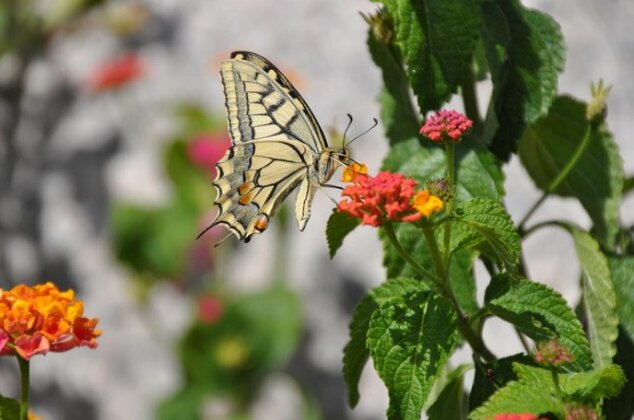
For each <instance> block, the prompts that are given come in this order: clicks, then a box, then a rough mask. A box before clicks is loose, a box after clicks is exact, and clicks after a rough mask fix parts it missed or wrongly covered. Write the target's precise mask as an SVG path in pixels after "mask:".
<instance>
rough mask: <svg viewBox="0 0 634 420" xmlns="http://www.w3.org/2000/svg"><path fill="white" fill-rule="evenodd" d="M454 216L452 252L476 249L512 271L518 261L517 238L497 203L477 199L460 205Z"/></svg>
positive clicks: (518, 242) (508, 217) (513, 227)
mask: <svg viewBox="0 0 634 420" xmlns="http://www.w3.org/2000/svg"><path fill="white" fill-rule="evenodd" d="M455 213H456V217H455V221H456V223H454V224H452V226H456V229H454V230H453V231H452V235H451V244H450V247H451V248H450V249H451V251H452V252H453V251H454V250H456V249H459V248H477V249H478V250H480V251H481V252H482V253H483V254H485V255H487V256H489V257H490V258H491V259H493V260H497V261H500V262H501V263H502V264H503V265H504V266H506V268H507V269H508V270H514V269H515V267H516V265H517V264H518V262H519V258H520V237H519V235H518V233H517V232H516V230H515V225H514V224H513V220H512V219H511V217H510V216H509V215H508V213H506V211H505V210H504V208H503V207H502V206H501V205H500V204H499V203H498V202H497V201H494V200H487V199H479V198H476V199H473V200H470V201H466V202H463V203H460V205H459V206H458V207H457V208H456V212H455Z"/></svg>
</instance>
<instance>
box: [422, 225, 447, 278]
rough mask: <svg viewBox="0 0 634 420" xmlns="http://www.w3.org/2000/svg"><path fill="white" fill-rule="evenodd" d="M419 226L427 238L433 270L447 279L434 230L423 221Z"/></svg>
mask: <svg viewBox="0 0 634 420" xmlns="http://www.w3.org/2000/svg"><path fill="white" fill-rule="evenodd" d="M420 226H421V229H422V231H423V235H425V239H426V240H427V245H429V252H430V254H431V261H432V264H433V265H434V270H436V274H438V277H440V278H441V279H443V280H445V281H447V279H448V278H449V274H448V272H446V271H445V265H444V264H443V259H442V255H440V249H438V242H436V237H435V236H434V232H433V231H432V230H431V228H430V227H429V225H427V224H424V223H423V224H421V225H420Z"/></svg>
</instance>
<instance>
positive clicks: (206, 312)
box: [198, 295, 225, 324]
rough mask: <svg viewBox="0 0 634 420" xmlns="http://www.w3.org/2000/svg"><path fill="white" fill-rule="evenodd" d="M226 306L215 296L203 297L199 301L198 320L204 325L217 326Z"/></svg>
mask: <svg viewBox="0 0 634 420" xmlns="http://www.w3.org/2000/svg"><path fill="white" fill-rule="evenodd" d="M224 310H225V307H224V304H223V303H222V302H220V301H219V300H218V299H217V298H216V297H215V296H212V295H207V296H201V297H200V299H198V319H200V321H201V322H203V323H204V324H215V323H216V322H218V320H219V319H220V318H221V317H222V314H223V312H224Z"/></svg>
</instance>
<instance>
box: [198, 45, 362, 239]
mask: <svg viewBox="0 0 634 420" xmlns="http://www.w3.org/2000/svg"><path fill="white" fill-rule="evenodd" d="M220 75H221V77H222V85H223V87H224V95H225V100H226V101H225V105H226V109H227V120H228V130H229V135H230V136H231V143H232V146H231V147H230V148H229V149H228V150H227V152H226V153H225V155H224V157H223V158H222V159H221V160H220V161H219V162H218V163H217V165H216V178H215V180H214V181H213V186H214V188H215V190H216V198H215V201H214V205H215V206H216V207H217V208H218V214H217V216H216V218H215V219H214V221H213V222H212V223H211V224H210V225H209V226H208V227H207V228H206V229H205V230H204V231H203V232H202V233H201V235H202V234H204V233H205V232H206V231H207V230H209V229H211V228H212V227H214V226H216V225H224V226H226V227H227V228H228V230H229V232H230V234H233V235H234V236H236V237H237V238H238V239H240V240H243V241H244V242H248V241H249V240H250V239H251V237H252V236H253V235H254V234H257V233H262V232H264V230H266V228H267V227H268V226H269V223H270V222H271V218H272V217H273V216H274V215H275V213H276V212H277V210H278V209H279V208H280V206H281V205H282V203H283V202H284V200H285V198H286V197H287V196H288V195H289V194H290V193H291V192H293V191H294V190H297V194H296V198H295V218H296V219H297V225H298V227H299V230H304V228H305V227H306V223H307V222H308V219H309V218H310V206H311V203H312V200H313V196H314V195H315V191H316V190H317V188H319V187H321V186H325V185H327V182H328V180H329V179H330V178H331V177H332V176H333V174H334V172H335V171H336V170H337V168H338V167H339V166H340V165H348V164H349V162H350V154H349V151H348V149H347V148H346V147H345V146H344V147H342V148H340V149H337V148H331V147H329V146H328V142H327V141H326V137H325V136H324V133H323V131H322V129H321V127H320V126H319V124H318V123H317V120H316V119H315V116H314V115H313V113H312V111H311V110H310V108H309V107H308V105H307V104H306V102H305V101H304V99H303V98H302V96H301V95H300V94H299V92H297V90H296V89H295V88H294V87H293V85H292V84H291V83H290V82H289V81H288V79H287V78H286V77H285V76H284V75H283V74H282V73H281V72H280V71H279V70H278V69H277V67H275V66H274V65H273V64H272V63H271V62H270V61H269V60H267V59H266V58H264V57H262V56H260V55H258V54H255V53H252V52H246V51H236V52H233V53H232V54H231V58H230V59H229V60H225V61H223V62H222V63H221V65H220ZM199 236H200V235H199ZM228 236H230V235H228ZM228 236H227V237H228ZM223 240H224V239H223ZM221 242H222V241H221Z"/></svg>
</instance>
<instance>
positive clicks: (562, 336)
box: [485, 275, 592, 371]
mask: <svg viewBox="0 0 634 420" xmlns="http://www.w3.org/2000/svg"><path fill="white" fill-rule="evenodd" d="M485 301H486V307H487V309H488V310H489V311H491V312H492V313H493V314H495V315H497V316H499V317H500V318H502V319H504V320H505V321H508V322H510V323H511V324H513V325H515V326H516V327H517V328H518V329H520V330H521V331H522V332H523V333H525V334H526V335H527V336H529V337H531V338H532V339H533V340H536V341H542V340H547V339H549V338H552V337H556V338H557V340H559V341H560V342H561V344H562V345H564V346H565V347H566V348H567V349H568V351H569V352H570V353H571V354H572V355H573V357H574V360H573V362H572V363H570V367H571V368H573V369H574V370H577V371H579V370H588V369H590V368H591V367H592V351H591V349H590V344H589V343H588V339H587V338H586V336H585V334H584V331H583V328H582V327H581V323H580V322H579V320H578V319H577V317H576V316H575V313H574V311H573V310H572V309H571V308H570V307H569V306H568V305H567V304H566V301H565V300H564V298H563V297H561V295H560V294H559V293H557V292H556V291H554V290H552V289H550V288H548V287H547V286H545V285H543V284H541V283H535V282H532V281H530V280H526V279H511V278H510V276H508V275H500V276H496V277H494V278H493V279H491V284H490V286H489V287H488V288H487V292H486V295H485Z"/></svg>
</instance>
